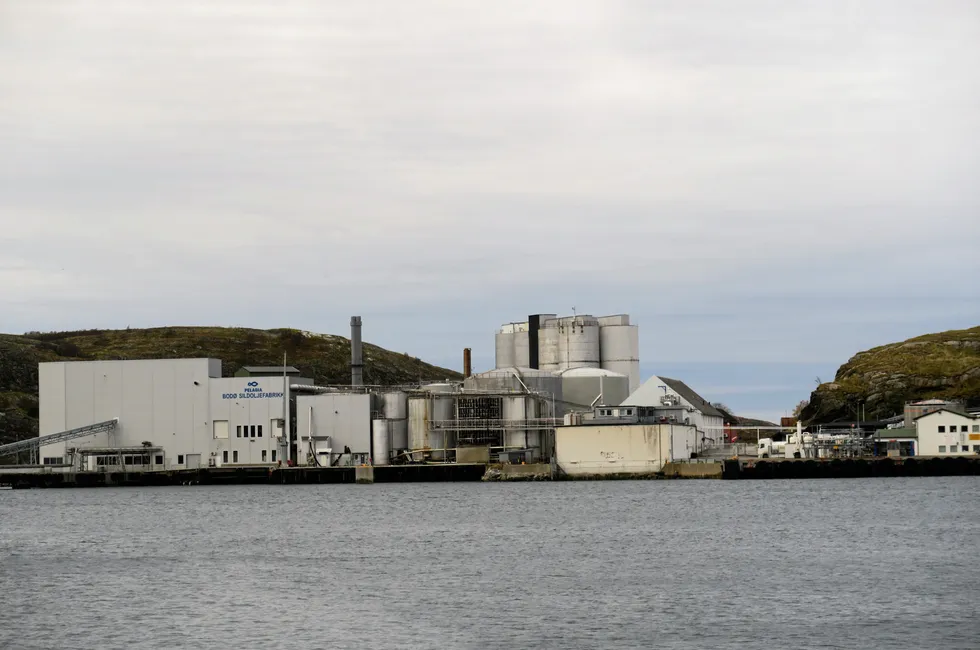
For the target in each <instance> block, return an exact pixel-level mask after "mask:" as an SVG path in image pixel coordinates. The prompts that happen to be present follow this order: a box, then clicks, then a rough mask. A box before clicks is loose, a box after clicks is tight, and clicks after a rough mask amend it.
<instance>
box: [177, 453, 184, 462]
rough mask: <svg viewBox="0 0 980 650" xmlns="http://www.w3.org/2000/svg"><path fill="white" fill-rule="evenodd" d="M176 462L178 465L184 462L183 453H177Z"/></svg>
mask: <svg viewBox="0 0 980 650" xmlns="http://www.w3.org/2000/svg"><path fill="white" fill-rule="evenodd" d="M177 464H178V465H183V464H184V454H177Z"/></svg>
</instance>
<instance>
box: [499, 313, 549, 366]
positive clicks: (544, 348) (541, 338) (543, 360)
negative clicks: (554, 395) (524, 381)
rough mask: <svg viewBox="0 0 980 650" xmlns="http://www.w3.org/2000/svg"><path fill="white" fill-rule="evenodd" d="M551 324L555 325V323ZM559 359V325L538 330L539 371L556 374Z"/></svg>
mask: <svg viewBox="0 0 980 650" xmlns="http://www.w3.org/2000/svg"><path fill="white" fill-rule="evenodd" d="M550 322H551V323H553V324H555V321H550ZM558 359H559V357H558V327H557V324H555V325H554V326H553V327H548V326H545V327H543V328H541V329H540V330H538V369H540V370H547V371H549V372H554V371H556V370H558V369H559V367H560V366H559V361H558ZM498 367H500V366H498Z"/></svg>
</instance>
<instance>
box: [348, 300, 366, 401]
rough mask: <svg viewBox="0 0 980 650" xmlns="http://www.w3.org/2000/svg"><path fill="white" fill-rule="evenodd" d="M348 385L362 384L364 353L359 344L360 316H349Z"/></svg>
mask: <svg viewBox="0 0 980 650" xmlns="http://www.w3.org/2000/svg"><path fill="white" fill-rule="evenodd" d="M350 385H351V386H363V385H364V354H363V349H362V345H361V317H360V316H351V318H350Z"/></svg>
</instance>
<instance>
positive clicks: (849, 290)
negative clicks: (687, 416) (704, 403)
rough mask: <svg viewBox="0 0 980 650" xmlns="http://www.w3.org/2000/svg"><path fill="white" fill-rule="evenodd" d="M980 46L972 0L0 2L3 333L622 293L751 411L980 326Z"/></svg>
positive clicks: (478, 330)
mask: <svg viewBox="0 0 980 650" xmlns="http://www.w3.org/2000/svg"><path fill="white" fill-rule="evenodd" d="M978 69H980V3H977V2H975V1H973V0H964V1H953V0H929V1H926V0H922V1H912V0H887V1H885V0H880V1H879V0H864V1H861V2H844V1H835V0H827V1H824V2H810V3H790V2H781V1H778V0H772V1H760V0H742V1H740V2H738V3H731V2H727V1H725V0H717V1H715V2H708V1H700V0H662V1H659V2H648V1H644V0H636V1H627V0H596V1H593V0H577V1H576V2H571V3H570V2H559V1H557V0H538V1H536V2H526V1H523V0H522V1H516V0H514V1H512V0H498V1H497V2H492V3H488V2H470V1H466V0H416V1H414V2H404V1H402V0H375V1H372V2H365V3H355V2H341V1H334V0H209V1H207V2H203V1H201V0H168V1H167V2H159V1H158V0H125V1H120V0H3V2H0V143H2V146H0V331H4V332H12V333H21V332H25V331H28V330H42V331H49V330H66V329H81V328H92V327H99V328H103V327H104V328H123V327H127V326H130V327H147V326H159V325H228V326H249V327H259V328H271V327H296V328H301V329H306V330H311V331H317V332H329V333H338V334H346V333H347V331H348V323H349V317H350V316H351V315H353V314H359V315H361V316H362V317H363V318H364V338H365V340H367V341H370V342H373V343H377V344H379V345H383V346H385V347H388V348H392V349H395V350H397V351H405V352H409V353H411V354H413V355H415V356H418V357H421V358H423V359H425V360H428V361H431V362H435V363H439V364H443V365H447V366H450V367H453V368H458V367H459V366H460V364H461V361H460V358H461V352H460V351H461V349H462V348H463V347H467V346H468V347H471V348H473V354H474V365H475V367H476V369H477V370H480V369H485V368H489V367H492V365H493V334H494V330H495V329H496V328H497V327H499V325H500V324H502V323H505V322H509V321H514V320H521V319H524V318H525V317H526V316H527V315H528V314H531V313H560V314H568V313H570V312H571V311H572V309H573V308H574V309H576V310H577V312H578V313H591V314H594V315H603V314H607V313H629V314H630V315H631V317H632V319H633V322H634V323H637V324H638V325H639V326H640V340H641V361H642V364H643V365H642V367H643V373H644V375H650V374H653V373H655V372H656V373H659V374H664V375H667V376H672V375H671V374H668V372H667V371H669V373H672V374H673V375H674V376H677V378H679V379H686V380H689V383H691V385H692V387H694V388H695V389H696V390H698V391H699V392H700V393H702V394H703V395H704V396H705V397H706V398H708V399H711V400H713V401H715V400H716V401H722V402H725V403H726V404H728V405H729V406H730V407H732V408H734V409H735V410H736V411H738V412H739V413H740V414H744V415H754V416H757V417H767V418H768V419H771V418H775V417H778V416H779V415H781V414H784V413H787V412H789V411H790V410H791V409H792V407H793V405H794V404H796V402H797V401H799V400H800V399H803V398H805V397H807V396H808V394H809V391H810V390H812V388H813V387H814V386H815V382H816V378H817V377H820V378H822V379H824V380H827V379H829V378H830V377H831V376H832V375H833V373H834V371H835V370H836V368H837V367H838V366H839V365H840V364H841V363H843V362H844V361H846V360H847V358H849V357H850V356H851V355H852V354H853V353H855V352H857V351H859V350H862V349H865V348H868V347H871V346H874V345H879V344H884V343H887V342H891V341H895V340H902V339H904V338H907V337H909V336H915V335H918V334H922V333H927V332H931V331H939V330H945V329H955V328H963V327H970V326H976V325H980V288H978V283H977V280H976V279H977V278H978V277H980V239H978V236H980V218H978V207H980V182H978V180H980V146H978V143H980V74H978V73H977V70H978Z"/></svg>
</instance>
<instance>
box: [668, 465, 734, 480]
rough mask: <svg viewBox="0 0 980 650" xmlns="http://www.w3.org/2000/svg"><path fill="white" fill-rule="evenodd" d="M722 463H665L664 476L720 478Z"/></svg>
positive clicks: (723, 467) (722, 473)
mask: <svg viewBox="0 0 980 650" xmlns="http://www.w3.org/2000/svg"><path fill="white" fill-rule="evenodd" d="M724 470H725V465H724V463H667V464H666V465H664V477H665V478H722V477H723V476H724Z"/></svg>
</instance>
